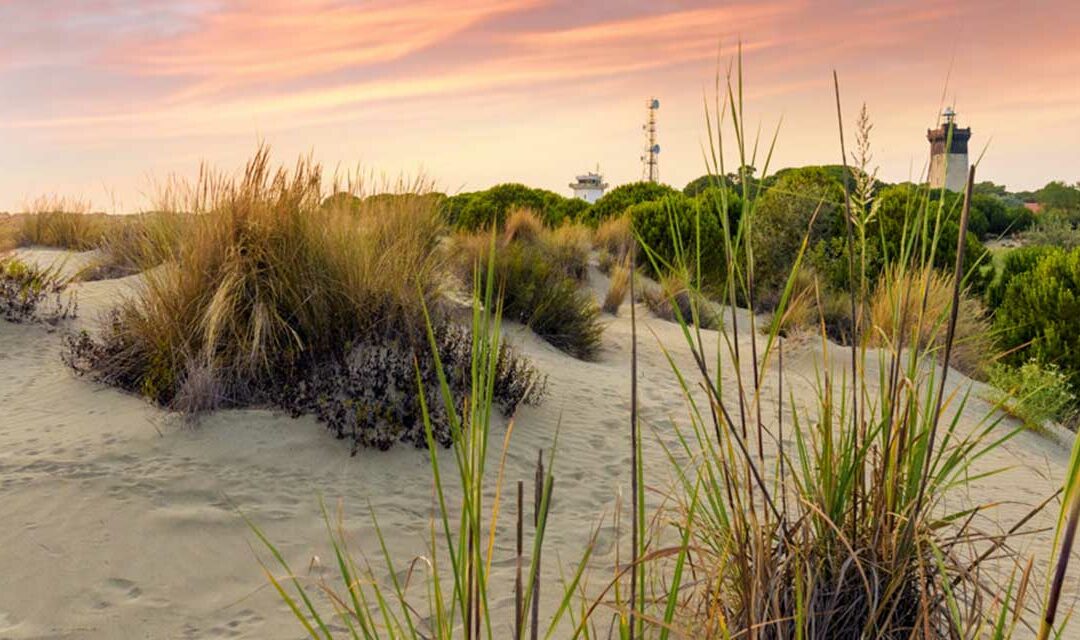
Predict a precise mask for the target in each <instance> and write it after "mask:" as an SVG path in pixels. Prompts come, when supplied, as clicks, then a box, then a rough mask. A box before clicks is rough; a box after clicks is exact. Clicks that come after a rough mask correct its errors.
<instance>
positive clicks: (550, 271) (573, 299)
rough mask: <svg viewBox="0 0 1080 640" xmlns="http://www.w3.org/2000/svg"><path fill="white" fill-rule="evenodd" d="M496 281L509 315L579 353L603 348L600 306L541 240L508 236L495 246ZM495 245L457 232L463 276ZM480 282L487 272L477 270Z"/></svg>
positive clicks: (484, 283) (468, 275) (457, 253)
mask: <svg viewBox="0 0 1080 640" xmlns="http://www.w3.org/2000/svg"><path fill="white" fill-rule="evenodd" d="M493 250H494V258H493V260H494V265H495V266H494V271H493V272H492V274H493V276H494V279H495V281H494V285H495V287H496V288H497V290H498V292H499V294H500V296H501V297H502V303H503V313H504V314H505V317H506V318H508V319H510V320H514V321H515V322H520V323H522V324H524V325H527V326H528V327H529V328H530V329H532V330H533V332H534V333H536V335H538V336H540V337H541V338H543V339H544V340H546V341H547V342H549V343H551V344H552V345H554V346H555V347H557V348H559V349H561V350H562V351H565V352H566V353H568V354H570V355H572V356H574V357H575V358H581V359H586V360H587V359H590V358H592V357H594V356H595V355H596V353H597V351H599V349H600V338H601V335H602V333H603V326H602V325H601V324H600V307H599V306H597V304H596V302H595V301H594V300H593V298H592V295H591V294H590V293H589V292H588V291H587V290H585V289H583V288H582V287H581V285H580V284H579V283H578V281H577V280H575V279H574V278H573V277H571V276H570V275H569V274H567V271H566V264H563V263H559V262H556V261H555V260H553V258H552V254H551V253H550V252H549V250H548V249H547V248H546V247H545V246H544V245H543V244H539V243H525V242H510V243H507V244H505V245H501V246H496V247H494V249H493ZM491 251H492V248H490V245H485V244H484V236H483V234H479V235H474V236H471V237H470V236H464V237H459V238H458V242H457V246H456V247H455V261H456V262H457V264H458V271H459V274H460V275H461V276H462V278H463V279H464V280H469V279H471V278H472V274H473V272H474V271H475V268H476V265H478V264H479V265H482V264H485V263H486V262H487V261H488V259H489V257H490V255H491ZM479 278H480V280H481V285H482V286H485V287H486V286H487V279H488V274H487V272H486V271H481V272H480V273H479Z"/></svg>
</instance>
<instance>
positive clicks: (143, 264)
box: [79, 211, 195, 280]
mask: <svg viewBox="0 0 1080 640" xmlns="http://www.w3.org/2000/svg"><path fill="white" fill-rule="evenodd" d="M194 222H195V221H194V220H193V218H192V216H191V215H188V214H183V213H176V212H170V211H158V212H152V213H143V214H139V215H133V216H125V217H123V218H118V219H117V220H116V221H115V222H114V223H113V224H110V225H109V226H108V227H107V228H106V229H105V231H104V233H102V235H101V239H100V241H99V242H98V245H97V249H98V256H97V257H96V258H95V259H94V261H93V262H92V263H91V264H90V265H89V266H88V267H87V268H86V269H84V270H83V271H82V272H81V273H80V274H79V277H80V278H81V279H83V280H107V279H110V278H122V277H124V276H129V275H132V274H135V273H140V272H142V271H146V270H147V269H151V268H153V267H156V266H158V265H160V264H162V263H163V262H166V261H169V260H171V259H172V258H173V255H174V253H175V251H176V249H177V247H178V246H179V245H180V241H181V239H182V237H183V234H184V233H186V232H187V231H188V230H189V229H190V228H191V227H192V225H193V224H194Z"/></svg>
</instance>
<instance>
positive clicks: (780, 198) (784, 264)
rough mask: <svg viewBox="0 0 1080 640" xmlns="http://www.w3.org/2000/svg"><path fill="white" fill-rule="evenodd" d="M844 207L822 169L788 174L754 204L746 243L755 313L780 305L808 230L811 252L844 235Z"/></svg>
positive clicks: (838, 188)
mask: <svg viewBox="0 0 1080 640" xmlns="http://www.w3.org/2000/svg"><path fill="white" fill-rule="evenodd" d="M843 201H844V191H843V185H841V184H840V182H839V181H838V180H837V179H836V177H835V176H833V175H832V174H831V173H830V172H828V171H826V170H825V169H823V168H822V167H803V168H801V169H792V170H790V171H786V172H784V175H783V176H782V177H781V178H780V179H779V180H777V181H776V183H775V184H774V185H773V186H772V187H770V188H769V190H768V191H766V192H765V193H764V194H762V195H761V196H760V197H759V198H758V199H757V203H756V206H755V207H754V214H753V220H752V222H751V231H750V238H751V242H752V246H753V249H754V286H755V289H756V301H755V302H756V305H757V306H758V307H761V308H770V307H771V306H772V305H773V304H775V303H776V302H777V301H778V300H779V298H780V293H781V291H782V289H783V287H784V284H785V283H786V282H787V278H788V276H789V275H790V273H791V268H792V266H793V264H794V260H795V256H796V255H797V254H798V252H799V247H800V246H801V245H802V241H803V237H804V236H805V235H806V233H807V231H808V230H809V234H810V237H809V246H810V247H813V246H814V245H816V244H817V243H818V242H819V241H821V240H823V239H825V238H828V237H831V236H838V235H841V234H843V232H844V226H843V218H842V216H841V215H840V211H841V209H842V206H843V205H842V203H843ZM815 213H816V217H815ZM811 220H813V225H812V226H811V224H810V222H811Z"/></svg>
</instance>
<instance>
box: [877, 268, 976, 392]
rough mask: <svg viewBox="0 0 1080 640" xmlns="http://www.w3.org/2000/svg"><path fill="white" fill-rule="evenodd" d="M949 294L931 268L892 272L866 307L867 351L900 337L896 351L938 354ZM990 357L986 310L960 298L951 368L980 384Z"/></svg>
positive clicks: (947, 281) (947, 284)
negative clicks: (901, 348)
mask: <svg viewBox="0 0 1080 640" xmlns="http://www.w3.org/2000/svg"><path fill="white" fill-rule="evenodd" d="M954 288H955V286H954V283H953V282H952V276H950V275H948V274H945V273H942V272H941V271H938V270H936V269H934V268H932V267H926V268H919V269H908V268H904V267H895V268H893V271H892V272H890V273H888V274H886V275H885V276H884V277H882V278H881V279H880V280H879V281H878V284H877V287H876V288H875V289H874V291H873V294H872V295H871V296H870V300H869V302H868V305H867V306H868V309H869V318H868V321H869V323H870V329H869V331H868V333H867V339H868V341H869V345H870V346H874V347H880V346H883V345H884V344H885V343H887V342H888V341H890V340H892V339H894V337H899V339H900V340H901V342H900V343H899V344H898V345H897V346H899V345H904V346H910V347H913V348H918V349H922V350H933V351H935V352H937V353H940V352H941V347H942V346H943V345H944V340H945V338H946V333H945V327H946V321H947V319H948V313H949V311H950V308H951V306H952V292H953V289H954ZM916 293H917V294H918V295H916ZM920 316H922V317H920ZM994 354H995V345H994V339H993V332H992V329H991V326H990V322H989V320H987V319H986V311H985V309H983V306H982V304H981V303H980V302H979V301H978V300H977V299H975V298H973V297H970V296H968V295H967V294H966V293H965V292H961V294H960V309H959V314H958V317H957V324H956V343H955V344H954V346H953V352H952V360H951V361H950V362H951V365H952V366H953V367H954V368H956V369H958V370H959V371H961V372H963V373H965V374H967V375H969V376H973V377H979V378H982V377H985V368H986V367H987V366H988V365H989V364H990V362H991V360H992V358H993V356H994Z"/></svg>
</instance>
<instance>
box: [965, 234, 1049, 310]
mask: <svg viewBox="0 0 1080 640" xmlns="http://www.w3.org/2000/svg"><path fill="white" fill-rule="evenodd" d="M1055 251H1060V249H1058V248H1056V247H1046V246H1038V245H1030V246H1026V247H1019V248H1016V249H1013V250H1012V251H1009V252H1008V253H1006V254H1005V255H1004V256H1003V257H1002V259H1001V270H1000V271H999V272H998V273H997V274H996V276H995V278H994V280H993V282H991V283H990V286H988V287H987V288H986V293H985V294H983V299H984V300H985V301H986V306H987V308H989V309H997V308H998V307H1000V306H1001V302H1002V300H1004V299H1005V290H1006V289H1007V288H1008V287H1009V283H1011V282H1012V281H1013V280H1014V279H1016V277H1017V276H1019V275H1021V274H1024V273H1027V272H1029V271H1031V270H1032V269H1034V268H1035V265H1036V264H1038V263H1039V260H1042V258H1043V257H1045V256H1046V255H1048V254H1050V253H1053V252H1055Z"/></svg>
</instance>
